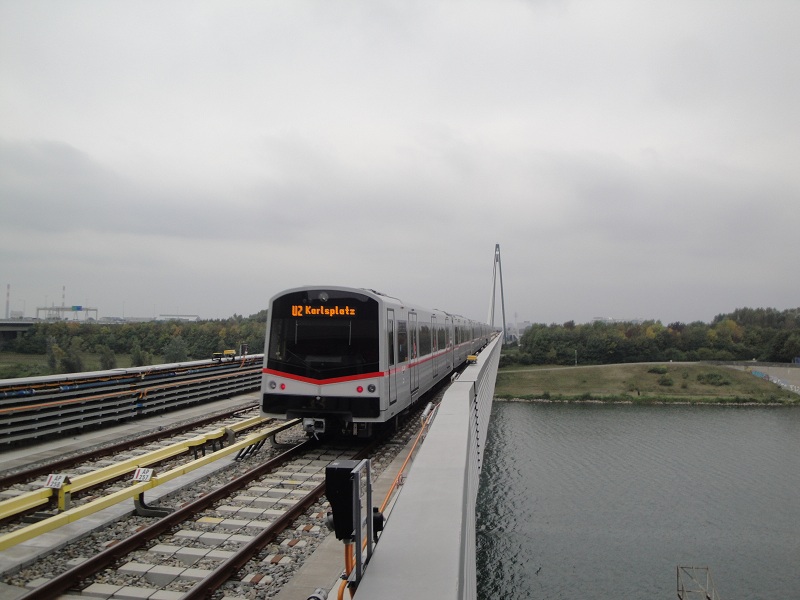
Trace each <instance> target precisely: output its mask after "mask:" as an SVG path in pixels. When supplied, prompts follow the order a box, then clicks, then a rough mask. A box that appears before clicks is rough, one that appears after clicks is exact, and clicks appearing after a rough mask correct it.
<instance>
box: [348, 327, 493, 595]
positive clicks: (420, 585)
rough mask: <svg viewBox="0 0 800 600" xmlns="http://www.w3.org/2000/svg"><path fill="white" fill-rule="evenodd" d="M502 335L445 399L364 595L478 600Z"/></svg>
mask: <svg viewBox="0 0 800 600" xmlns="http://www.w3.org/2000/svg"><path fill="white" fill-rule="evenodd" d="M500 349H501V338H500V336H498V337H496V338H495V339H494V340H493V341H491V342H490V343H489V345H488V346H487V347H486V348H485V349H484V350H483V351H482V352H481V353H480V354H479V355H478V362H477V364H475V365H472V366H468V367H467V368H466V369H465V370H464V372H463V373H462V374H461V375H460V376H459V377H458V379H457V380H456V381H455V382H454V383H453V384H452V385H451V386H450V388H449V389H448V390H447V392H446V393H445V395H444V397H443V398H442V402H441V405H440V406H439V409H438V412H437V415H436V418H435V420H434V421H433V424H432V426H431V429H430V432H429V433H428V435H427V438H426V439H425V443H424V444H422V447H421V448H420V450H419V454H418V455H417V458H416V459H415V461H414V465H413V467H412V468H411V471H410V473H409V474H408V477H407V478H406V482H405V484H404V485H403V488H402V490H401V492H400V495H399V497H398V500H397V503H396V504H395V506H394V508H393V510H392V512H391V515H390V516H389V519H388V521H387V522H386V525H385V527H384V531H383V533H382V534H381V537H380V539H379V541H378V544H377V545H376V547H375V552H374V554H373V556H372V560H371V561H370V563H369V565H368V567H367V570H366V573H365V575H364V578H363V579H362V581H361V583H360V584H359V587H358V592H357V593H356V598H358V600H378V599H379V600H408V598H420V599H427V598H431V599H434V598H435V599H437V600H474V598H475V597H476V593H477V592H476V575H475V503H476V500H477V495H478V484H479V480H480V472H481V467H482V462H483V451H484V448H485V446H486V433H487V429H488V425H489V417H490V413H491V406H492V398H493V396H494V386H495V379H496V377H497V367H498V363H499V361H500Z"/></svg>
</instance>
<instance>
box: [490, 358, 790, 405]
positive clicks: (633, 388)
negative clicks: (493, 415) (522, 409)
mask: <svg viewBox="0 0 800 600" xmlns="http://www.w3.org/2000/svg"><path fill="white" fill-rule="evenodd" d="M755 373H756V375H757V374H758V373H759V372H758V371H755ZM756 375H754V372H752V370H751V372H748V371H747V370H741V369H735V368H732V367H725V366H718V365H709V364H704V363H637V364H617V365H596V366H577V367H529V368H520V367H510V368H506V369H501V370H500V371H499V372H498V374H497V383H496V386H495V398H497V399H498V400H515V401H541V402H598V403H624V404H721V405H748V406H752V405H757V406H771V405H800V394H797V393H795V392H792V391H790V390H787V389H783V388H781V386H780V385H778V384H776V383H773V382H771V381H767V380H765V379H764V378H762V377H759V376H756Z"/></svg>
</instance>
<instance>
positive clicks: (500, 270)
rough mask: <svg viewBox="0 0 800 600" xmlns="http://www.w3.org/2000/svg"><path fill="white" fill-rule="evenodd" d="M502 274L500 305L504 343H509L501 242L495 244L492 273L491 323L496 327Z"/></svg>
mask: <svg viewBox="0 0 800 600" xmlns="http://www.w3.org/2000/svg"><path fill="white" fill-rule="evenodd" d="M498 273H499V274H500V307H501V309H502V313H503V343H504V344H506V343H508V336H507V334H506V301H505V296H504V292H503V264H502V262H501V261H500V244H495V245H494V270H493V273H492V301H491V305H490V308H489V319H488V321H489V325H491V326H492V327H494V305H495V298H496V297H497V275H498Z"/></svg>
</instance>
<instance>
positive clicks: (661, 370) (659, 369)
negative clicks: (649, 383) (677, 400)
mask: <svg viewBox="0 0 800 600" xmlns="http://www.w3.org/2000/svg"><path fill="white" fill-rule="evenodd" d="M647 372H648V373H655V374H656V375H666V373H667V367H665V366H663V365H658V366H656V367H650V368H649V369H647Z"/></svg>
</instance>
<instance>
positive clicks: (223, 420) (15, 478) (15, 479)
mask: <svg viewBox="0 0 800 600" xmlns="http://www.w3.org/2000/svg"><path fill="white" fill-rule="evenodd" d="M258 414H259V410H258V404H257V403H256V402H248V403H243V404H242V405H241V406H238V407H235V408H232V409H228V410H223V411H218V412H215V413H214V414H213V415H210V416H207V417H204V418H200V419H191V420H189V421H186V422H183V423H179V424H176V425H174V426H171V427H158V428H154V430H152V431H150V432H148V433H144V434H142V435H137V436H131V437H129V438H126V439H123V440H121V441H119V442H116V443H112V444H98V445H97V446H95V447H93V448H90V449H86V450H81V451H79V452H77V453H74V454H72V455H69V456H64V457H61V458H59V459H57V460H47V461H43V462H40V463H38V464H32V465H25V466H22V467H19V468H16V469H8V470H5V471H0V490H6V489H9V488H11V487H12V486H15V485H20V486H21V487H22V488H23V489H24V488H25V487H26V486H30V485H35V483H36V481H37V479H38V478H41V477H46V476H47V475H49V474H50V473H60V472H62V471H65V470H69V469H73V468H76V467H77V468H80V467H81V466H82V465H83V464H85V463H89V462H92V461H97V460H101V459H104V458H106V457H109V456H115V455H118V454H120V453H122V452H139V453H141V454H144V453H146V452H149V451H151V450H153V449H154V447H155V444H157V443H158V442H159V441H161V440H167V439H172V438H175V437H177V436H180V435H188V436H193V435H199V434H201V433H204V432H208V431H211V429H212V428H215V427H230V426H234V425H235V424H236V423H238V422H239V421H241V419H243V418H249V417H254V416H257V415H258ZM253 426H255V425H253ZM244 430H246V429H242V431H244Z"/></svg>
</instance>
